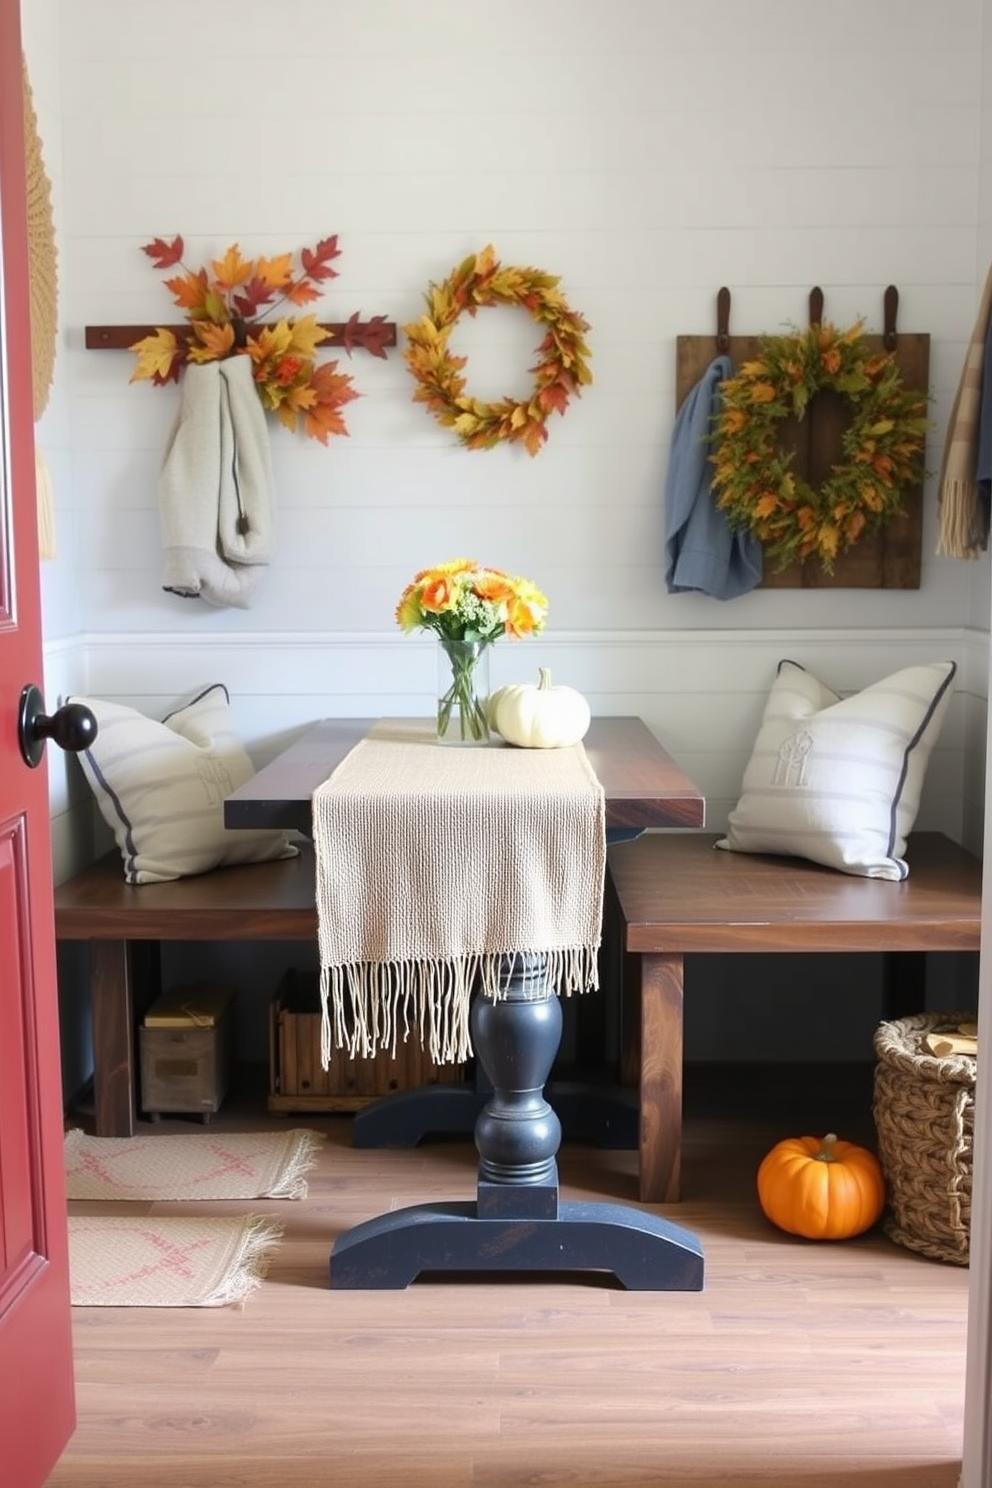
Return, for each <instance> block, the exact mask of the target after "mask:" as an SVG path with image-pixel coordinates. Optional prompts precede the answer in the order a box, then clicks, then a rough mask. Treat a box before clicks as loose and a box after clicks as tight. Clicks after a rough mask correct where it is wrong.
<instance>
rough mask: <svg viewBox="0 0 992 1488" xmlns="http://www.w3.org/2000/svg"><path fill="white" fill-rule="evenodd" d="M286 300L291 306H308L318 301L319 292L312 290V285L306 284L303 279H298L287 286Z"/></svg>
mask: <svg viewBox="0 0 992 1488" xmlns="http://www.w3.org/2000/svg"><path fill="white" fill-rule="evenodd" d="M286 298H287V300H289V302H290V304H291V305H309V304H311V303H312V302H313V301H314V300H319V299H320V290H319V289H314V287H313V285H312V284H308V283H307V282H306V280H305V279H300V280H298V281H297V282H296V283H295V284H291V285H290V286H289V288H288V289H287V291H286Z"/></svg>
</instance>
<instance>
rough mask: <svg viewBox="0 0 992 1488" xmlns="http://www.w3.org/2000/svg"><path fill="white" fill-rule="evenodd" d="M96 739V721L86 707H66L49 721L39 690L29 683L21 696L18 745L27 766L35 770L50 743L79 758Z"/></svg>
mask: <svg viewBox="0 0 992 1488" xmlns="http://www.w3.org/2000/svg"><path fill="white" fill-rule="evenodd" d="M96 735H97V722H96V719H95V718H94V716H93V714H92V713H91V712H90V710H89V708H87V707H85V705H84V704H83V703H66V704H64V706H63V707H61V708H59V709H58V710H57V712H55V713H53V714H52V715H51V717H49V716H48V714H47V713H46V712H45V698H44V694H43V693H42V691H41V688H40V687H36V686H35V684H34V683H33V682H29V683H28V685H27V687H25V689H24V691H23V692H22V693H21V707H20V713H19V715H18V720H17V742H18V743H19V744H20V746H21V754H22V756H23V758H24V762H25V764H27V765H30V766H31V768H32V769H34V767H35V766H36V765H40V764H41V760H42V756H43V755H44V753H45V742H46V740H48V739H51V741H52V743H53V744H57V745H58V746H59V748H60V749H68V750H69V751H70V752H71V753H72V754H79V752H80V751H81V750H83V749H88V748H89V747H90V745H91V744H92V743H93V741H94V739H95V738H96Z"/></svg>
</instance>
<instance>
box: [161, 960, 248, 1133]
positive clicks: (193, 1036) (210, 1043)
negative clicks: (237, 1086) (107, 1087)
mask: <svg viewBox="0 0 992 1488" xmlns="http://www.w3.org/2000/svg"><path fill="white" fill-rule="evenodd" d="M138 1046H139V1053H140V1058H141V1108H142V1110H143V1111H145V1112H146V1114H148V1115H149V1116H151V1117H152V1118H153V1119H154V1118H155V1117H156V1116H159V1115H161V1114H162V1113H163V1112H170V1111H174V1112H193V1113H198V1114H199V1115H201V1116H202V1117H203V1119H204V1121H209V1119H210V1117H211V1116H212V1115H213V1114H214V1112H215V1111H217V1110H219V1109H220V1104H221V1102H222V1101H223V1099H224V1096H225V1095H226V1094H227V1091H228V1088H229V1086H230V1083H231V1073H232V1070H233V1068H234V994H233V992H232V991H231V989H230V988H229V987H215V986H208V985H196V986H190V987H174V988H173V989H172V990H171V991H170V992H166V993H163V995H162V996H161V997H159V998H158V999H157V1000H156V1001H155V1002H154V1003H152V1006H151V1007H150V1008H149V1009H148V1012H147V1013H146V1015H145V1020H144V1023H143V1024H142V1025H141V1027H140V1028H139V1029H138Z"/></svg>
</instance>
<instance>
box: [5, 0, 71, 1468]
mask: <svg viewBox="0 0 992 1488" xmlns="http://www.w3.org/2000/svg"><path fill="white" fill-rule="evenodd" d="M32 420H33V411H32V396H31V368H30V328H29V323H28V271H27V225H26V209H25V197H24V138H23V101H22V96H21V39H20V11H19V0H0V1464H2V1466H0V1476H2V1479H3V1482H4V1483H5V1484H10V1488H41V1485H42V1484H43V1483H44V1482H45V1480H46V1478H47V1477H48V1476H49V1475H50V1473H51V1471H52V1469H53V1467H54V1466H55V1463H56V1462H57V1461H58V1458H59V1455H60V1453H61V1452H62V1449H63V1448H64V1446H65V1444H66V1442H67V1441H68V1440H69V1437H70V1436H71V1435H72V1431H73V1427H74V1425H75V1404H74V1399H73V1380H72V1335H71V1328H70V1321H71V1314H70V1308H69V1265H68V1244H67V1235H66V1202H65V1178H64V1170H63V1157H62V1102H61V1091H60V1074H59V1069H60V1065H59V1036H58V1017H57V1006H56V988H55V941H54V929H53V923H52V870H51V850H50V844H49V807H48V784H47V778H46V770H45V766H44V762H42V764H41V766H40V767H39V768H37V769H30V768H29V767H28V766H27V764H26V763H25V762H24V760H23V759H22V757H21V751H20V746H19V742H18V714H19V702H20V696H21V692H22V689H23V688H24V686H25V684H26V683H29V682H38V683H40V681H41V662H42V657H41V611H40V596H39V572H38V538H37V518H36V515H35V491H34V431H33V425H32Z"/></svg>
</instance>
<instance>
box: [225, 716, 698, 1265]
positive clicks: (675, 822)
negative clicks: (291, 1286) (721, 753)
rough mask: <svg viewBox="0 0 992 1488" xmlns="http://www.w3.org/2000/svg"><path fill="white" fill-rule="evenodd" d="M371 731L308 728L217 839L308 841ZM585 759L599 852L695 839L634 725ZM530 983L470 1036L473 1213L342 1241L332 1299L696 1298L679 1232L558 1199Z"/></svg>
mask: <svg viewBox="0 0 992 1488" xmlns="http://www.w3.org/2000/svg"><path fill="white" fill-rule="evenodd" d="M378 721H379V720H376V719H373V718H329V719H323V720H321V721H319V722H317V723H315V724H313V725H312V726H310V727H309V728H308V729H306V730H305V732H304V733H303V734H301V735H300V737H299V738H298V739H297V740H296V741H294V742H293V743H292V744H291V745H290V746H289V747H288V748H287V749H285V750H283V751H282V752H281V753H280V754H278V755H277V756H276V757H275V758H274V759H273V760H272V761H271V763H269V764H268V765H266V766H265V767H264V768H262V769H261V770H259V771H258V772H257V774H256V775H254V776H253V777H252V779H251V780H249V781H247V782H246V783H245V784H244V785H243V786H241V787H240V788H239V789H238V790H237V791H235V792H234V793H233V794H232V795H231V796H229V797H228V799H227V801H226V802H225V805H224V820H225V825H226V826H227V827H229V828H233V829H237V828H251V829H257V828H265V827H269V828H282V829H284V830H296V831H298V832H300V833H302V834H303V835H304V836H307V837H309V836H310V835H311V832H312V817H311V803H312V798H313V793H314V791H315V790H316V789H317V787H318V786H320V785H322V784H323V783H324V781H326V780H327V779H328V778H329V776H330V775H331V774H332V773H333V771H334V770H335V768H336V767H337V765H339V764H340V763H341V762H342V761H343V760H344V759H345V758H346V756H347V755H348V753H349V752H350V751H351V750H352V749H353V748H354V746H355V745H356V744H357V743H358V742H359V741H360V740H361V739H363V738H364V737H365V735H366V734H367V733H368V731H369V730H370V729H371V728H372V726H373V725H374V724H375V723H377V722H378ZM503 747H507V746H503ZM583 747H584V748H585V751H586V754H587V756H588V759H589V762H590V764H591V766H592V768H593V771H594V772H595V774H596V776H597V778H598V780H599V781H600V784H601V785H602V787H603V793H604V798H605V819H606V832H607V840H608V841H610V840H618V839H620V838H629V837H635V836H637V835H638V834H639V833H640V832H642V831H644V830H646V829H649V828H666V827H667V828H692V827H701V826H703V825H704V821H705V801H704V798H703V795H702V793H701V791H700V790H699V789H698V787H697V786H696V785H695V784H694V782H693V781H692V780H691V779H690V778H689V776H688V775H686V773H685V771H684V770H683V769H682V768H681V766H679V765H678V764H677V763H676V761H675V760H674V759H673V758H672V757H671V755H670V754H669V753H668V751H667V750H666V749H665V748H664V747H663V746H662V745H661V744H660V742H659V741H658V739H657V738H656V737H655V735H654V734H653V733H652V732H651V730H650V729H648V728H647V726H646V725H645V724H644V722H643V721H642V720H641V719H639V718H635V717H616V718H594V719H593V721H592V723H591V725H590V728H589V731H588V733H587V735H586V737H585V739H584V740H583ZM539 971H540V968H539V967H535V966H533V965H531V964H529V961H528V958H526V957H517V958H515V963H514V964H513V965H512V967H510V968H508V974H507V982H506V985H505V986H504V987H503V988H502V989H501V995H500V996H499V997H498V998H496V999H492V1000H490V999H485V1002H486V1007H485V1008H484V1009H482V1010H481V1011H482V1012H484V1013H485V1015H486V1016H485V1017H482V1018H480V1019H479V1020H478V1021H476V1022H474V1023H473V1043H474V1053H475V1058H476V1061H477V1062H478V1064H479V1065H480V1066H481V1068H482V1070H483V1071H484V1074H485V1076H486V1085H485V1088H484V1091H483V1097H484V1098H483V1099H482V1100H481V1101H480V1100H479V1099H478V1098H477V1097H476V1099H475V1100H474V1102H473V1104H472V1105H471V1110H472V1115H473V1117H474V1120H475V1140H476V1146H477V1148H478V1151H479V1155H480V1163H479V1178H478V1183H477V1190H476V1198H475V1200H474V1201H452V1202H450V1203H432V1204H423V1205H413V1206H410V1207H408V1208H405V1209H399V1210H393V1211H390V1212H388V1213H385V1214H382V1215H379V1216H377V1217H375V1218H373V1219H371V1220H368V1221H366V1222H364V1223H362V1224H359V1225H356V1226H355V1227H353V1228H352V1229H351V1230H348V1231H346V1232H345V1233H344V1234H342V1235H341V1236H339V1237H338V1239H337V1240H336V1241H335V1242H334V1245H333V1249H332V1252H331V1262H330V1284H331V1287H332V1288H338V1289H353V1288H372V1289H393V1288H398V1287H405V1286H407V1285H409V1284H410V1282H412V1281H413V1280H415V1279H416V1277H417V1276H418V1275H421V1274H427V1273H435V1272H454V1273H457V1272H462V1273H466V1272H471V1273H474V1272H478V1273H484V1272H504V1271H518V1272H523V1271H529V1272H541V1273H556V1272H557V1273H562V1274H574V1273H577V1272H585V1271H595V1272H604V1271H605V1272H609V1273H612V1274H613V1275H614V1276H615V1277H616V1278H617V1280H618V1281H619V1282H620V1283H621V1284H622V1285H623V1286H626V1287H628V1288H630V1289H634V1290H651V1291H697V1290H700V1289H701V1287H702V1285H703V1254H702V1248H701V1246H700V1245H699V1242H698V1240H697V1239H696V1237H695V1236H694V1235H692V1234H691V1233H690V1232H689V1231H688V1230H686V1229H684V1228H683V1227H681V1226H678V1225H675V1224H672V1223H670V1222H669V1221H668V1220H666V1219H664V1218H662V1217H661V1216H659V1215H655V1214H652V1213H650V1212H649V1211H648V1210H646V1209H643V1208H637V1207H634V1206H632V1205H623V1204H616V1203H610V1202H605V1201H604V1202H586V1201H583V1202H575V1201H573V1202H567V1201H564V1200H562V1199H561V1197H560V1193H559V1186H558V1175H557V1165H556V1161H555V1158H556V1153H557V1148H558V1143H559V1141H560V1135H561V1123H560V1121H559V1118H558V1116H557V1113H556V1112H555V1110H554V1108H553V1106H552V1105H551V1104H550V1103H549V1101H548V1100H547V1099H546V1098H545V1087H546V1086H547V1083H548V1077H549V1075H550V1071H551V1066H552V1064H553V1061H554V1058H555V1055H556V1053H557V1049H558V1044H559V1041H560V1038H561V1011H560V1002H559V998H558V997H557V996H556V995H555V994H554V992H551V993H544V992H541V991H540V990H535V989H536V988H538V987H539V986H540V982H541V978H540V976H539ZM494 1020H495V1022H496V1025H497V1026H495V1027H494V1026H493V1023H494ZM456 1088H457V1087H452V1090H454V1089H456ZM551 1089H552V1090H553V1087H551ZM477 1095H478V1093H477ZM395 1099H396V1097H395V1096H394V1097H390V1098H389V1100H390V1101H394V1100H395ZM462 1099H464V1097H463V1098H462ZM480 1105H481V1109H480ZM462 1109H463V1108H462ZM407 1116H409V1112H407ZM459 1119H463V1118H462V1117H459ZM447 1129H451V1128H450V1127H449V1128H447ZM494 1143H495V1144H496V1146H498V1153H497V1152H496V1150H495V1148H494V1145H493V1144H494ZM358 1145H377V1143H376V1142H374V1141H370V1142H368V1143H366V1144H363V1143H361V1142H359V1143H358ZM497 1158H498V1160H497Z"/></svg>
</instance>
